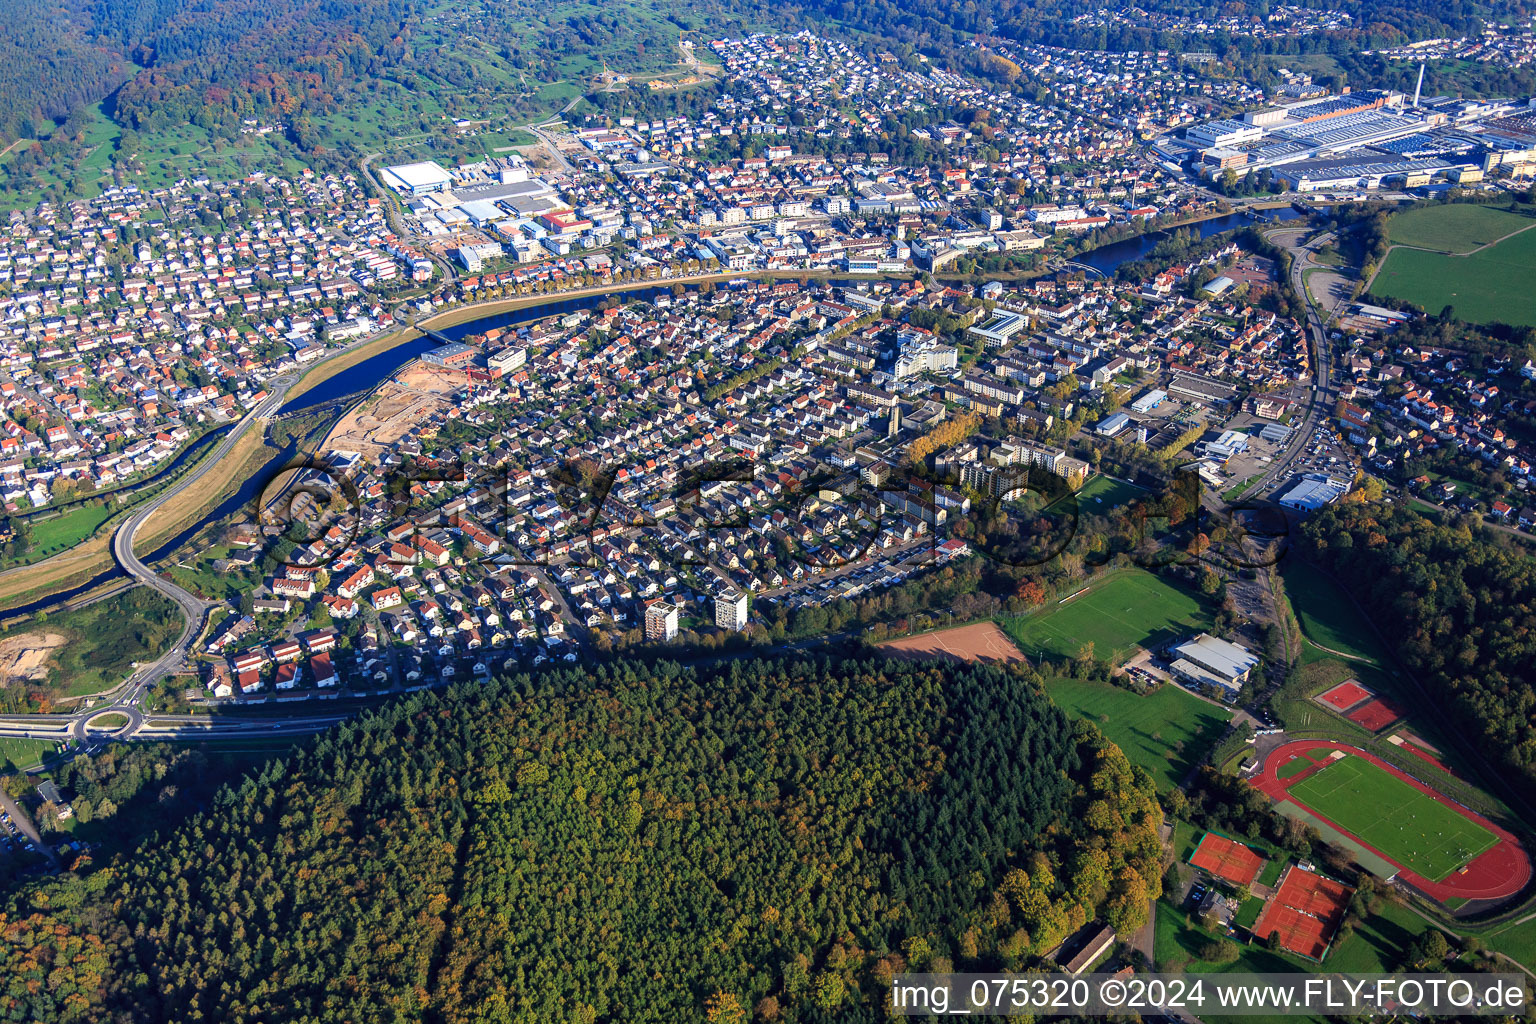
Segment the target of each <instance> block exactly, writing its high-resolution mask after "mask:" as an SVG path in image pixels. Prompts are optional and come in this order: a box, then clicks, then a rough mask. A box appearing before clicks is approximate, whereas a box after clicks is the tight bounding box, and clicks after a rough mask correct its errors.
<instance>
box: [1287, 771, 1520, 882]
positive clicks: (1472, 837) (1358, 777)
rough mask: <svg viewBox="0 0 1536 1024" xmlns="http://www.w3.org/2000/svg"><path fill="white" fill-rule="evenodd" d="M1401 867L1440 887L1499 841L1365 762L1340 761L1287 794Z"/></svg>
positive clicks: (1436, 801) (1475, 824) (1423, 794)
mask: <svg viewBox="0 0 1536 1024" xmlns="http://www.w3.org/2000/svg"><path fill="white" fill-rule="evenodd" d="M1286 793H1287V795H1289V796H1291V797H1293V798H1294V799H1296V800H1298V801H1300V802H1301V803H1303V804H1305V805H1306V806H1308V807H1310V808H1311V809H1312V810H1314V811H1316V812H1317V813H1318V814H1320V815H1322V816H1323V817H1325V818H1327V819H1328V820H1329V821H1332V822H1333V823H1334V824H1336V825H1338V826H1339V827H1340V828H1344V829H1347V830H1348V831H1350V832H1352V833H1354V834H1355V835H1356V836H1359V837H1360V838H1361V839H1362V840H1364V841H1365V842H1366V843H1368V844H1369V845H1371V846H1373V847H1375V848H1376V849H1377V850H1379V851H1381V852H1382V853H1384V854H1386V855H1387V856H1388V857H1390V858H1392V859H1393V860H1394V861H1396V862H1397V863H1399V864H1402V865H1403V866H1405V867H1407V868H1409V869H1410V870H1412V871H1415V872H1417V873H1419V874H1420V875H1423V876H1424V877H1425V878H1428V879H1429V880H1431V881H1434V882H1438V881H1440V880H1441V879H1442V878H1445V877H1446V876H1447V875H1449V874H1450V873H1451V872H1453V871H1455V870H1456V869H1457V868H1459V867H1461V866H1462V865H1463V864H1465V863H1467V862H1468V861H1469V860H1471V859H1472V858H1473V857H1476V856H1477V855H1478V854H1480V853H1482V852H1483V851H1484V850H1487V849H1489V848H1491V847H1492V846H1493V845H1494V844H1495V843H1497V842H1498V841H1499V840H1498V836H1495V835H1494V834H1493V833H1492V832H1490V831H1488V830H1487V829H1485V828H1483V827H1482V826H1481V825H1479V824H1477V822H1475V821H1473V820H1472V819H1471V818H1468V817H1466V816H1465V815H1463V814H1461V813H1460V812H1459V811H1457V810H1456V809H1455V808H1453V807H1448V806H1447V805H1445V804H1443V803H1440V802H1439V801H1438V800H1435V799H1434V798H1433V797H1430V796H1428V795H1426V794H1425V793H1423V792H1421V791H1420V790H1418V789H1415V788H1414V787H1412V786H1410V785H1409V784H1408V783H1406V782H1404V781H1403V780H1402V779H1399V778H1397V777H1396V776H1394V775H1391V774H1390V773H1388V772H1386V771H1384V770H1383V769H1381V768H1378V767H1377V766H1376V765H1374V764H1371V763H1370V762H1369V761H1367V760H1365V759H1364V758H1360V757H1354V756H1345V757H1342V758H1339V759H1338V760H1337V761H1334V762H1332V763H1330V764H1328V765H1326V766H1325V767H1324V768H1322V769H1321V770H1320V771H1319V772H1318V773H1317V774H1316V775H1312V776H1309V777H1308V778H1305V779H1303V780H1301V781H1300V782H1298V783H1297V784H1296V785H1294V786H1292V787H1291V788H1290V789H1288V790H1287V791H1286Z"/></svg>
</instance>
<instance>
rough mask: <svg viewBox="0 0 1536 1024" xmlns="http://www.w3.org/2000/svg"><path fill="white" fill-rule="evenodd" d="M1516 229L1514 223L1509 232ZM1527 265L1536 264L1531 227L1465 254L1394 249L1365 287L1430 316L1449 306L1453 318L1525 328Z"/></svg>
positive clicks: (1532, 305) (1532, 317) (1528, 321)
mask: <svg viewBox="0 0 1536 1024" xmlns="http://www.w3.org/2000/svg"><path fill="white" fill-rule="evenodd" d="M1518 220H1521V221H1524V223H1525V224H1526V225H1531V224H1533V223H1536V222H1533V221H1531V220H1530V219H1528V218H1518ZM1517 229H1518V225H1517V228H1512V229H1511V230H1517ZM1532 266H1536V229H1533V230H1528V231H1523V232H1521V233H1520V234H1517V235H1511V236H1510V237H1507V238H1505V239H1504V240H1503V241H1501V242H1499V243H1497V244H1495V245H1491V246H1489V247H1488V248H1486V249H1482V250H1480V251H1478V252H1476V253H1473V254H1472V255H1470V256H1449V255H1446V254H1444V253H1438V252H1427V251H1425V250H1422V249H1394V250H1392V253H1391V255H1389V256H1388V257H1387V262H1386V263H1384V264H1383V265H1382V268H1381V272H1380V273H1378V274H1377V275H1376V279H1375V281H1373V282H1372V283H1371V291H1372V292H1373V293H1374V294H1376V295H1383V296H1388V297H1391V298H1396V299H1403V300H1404V301H1407V302H1412V303H1414V304H1416V305H1419V306H1422V307H1423V308H1424V309H1425V310H1427V311H1428V312H1429V313H1431V314H1436V313H1439V312H1440V310H1442V309H1443V308H1445V307H1446V306H1450V307H1452V309H1453V311H1454V313H1455V316H1456V318H1457V319H1460V320H1466V321H1468V322H1470V323H1478V324H1486V323H1495V322H1497V323H1505V324H1510V325H1512V326H1517V327H1531V326H1536V289H1533V288H1532V287H1531V267H1532Z"/></svg>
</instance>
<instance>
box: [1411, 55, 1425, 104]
mask: <svg viewBox="0 0 1536 1024" xmlns="http://www.w3.org/2000/svg"><path fill="white" fill-rule="evenodd" d="M1423 91H1424V62H1423V61H1419V84H1418V85H1416V86H1414V87H1413V109H1414V110H1418V109H1419V93H1421V92H1423Z"/></svg>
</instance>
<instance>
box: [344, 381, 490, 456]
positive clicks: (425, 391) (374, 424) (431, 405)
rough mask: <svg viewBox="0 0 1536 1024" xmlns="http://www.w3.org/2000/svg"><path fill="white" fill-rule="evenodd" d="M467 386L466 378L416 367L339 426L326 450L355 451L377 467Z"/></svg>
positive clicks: (372, 396)
mask: <svg viewBox="0 0 1536 1024" xmlns="http://www.w3.org/2000/svg"><path fill="white" fill-rule="evenodd" d="M463 386H464V375H463V374H461V373H457V372H454V371H451V370H444V369H443V368H441V367H437V366H432V365H429V364H427V363H412V364H411V365H410V366H408V367H406V368H405V369H403V370H401V371H400V372H399V373H398V374H396V375H395V376H394V378H393V379H391V380H389V381H387V382H385V383H384V384H382V385H381V386H380V387H379V390H378V391H377V392H376V393H375V394H373V395H371V396H370V397H368V398H367V399H364V400H363V402H362V403H361V404H359V405H358V406H357V408H355V409H353V410H352V411H351V412H349V413H347V414H346V415H345V416H343V417H342V418H341V420H340V421H339V422H338V423H337V424H336V427H335V429H333V430H332V431H331V433H330V436H329V437H327V438H326V439H325V444H324V447H325V448H326V449H327V450H329V451H352V452H358V453H360V454H361V455H362V456H363V459H364V461H365V462H366V463H369V464H371V463H373V462H374V461H376V460H377V459H378V457H379V455H380V454H381V453H382V452H383V451H384V449H385V448H387V447H388V446H389V445H391V444H393V443H394V442H395V441H398V440H400V438H402V437H404V436H405V435H406V433H407V432H409V431H410V429H411V428H412V427H413V426H415V425H416V424H418V423H420V422H422V421H423V420H425V419H428V418H429V417H431V416H432V415H433V414H434V413H436V412H439V411H441V410H442V409H443V408H444V401H443V399H444V397H445V396H447V395H450V394H452V393H453V392H455V391H457V390H459V389H460V388H462V387H463Z"/></svg>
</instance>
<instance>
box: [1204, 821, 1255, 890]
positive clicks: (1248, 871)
mask: <svg viewBox="0 0 1536 1024" xmlns="http://www.w3.org/2000/svg"><path fill="white" fill-rule="evenodd" d="M1189 862H1190V863H1191V864H1193V865H1194V866H1195V867H1197V868H1200V869H1201V870H1202V871H1209V872H1210V873H1211V874H1213V875H1215V876H1217V877H1218V878H1225V879H1226V880H1227V881H1229V882H1232V883H1233V884H1235V885H1238V886H1241V887H1242V888H1244V889H1246V888H1247V887H1248V886H1249V885H1251V884H1253V880H1254V879H1255V878H1257V877H1258V875H1259V869H1261V868H1262V867H1263V866H1264V858H1263V857H1261V856H1259V855H1258V854H1257V853H1256V852H1254V851H1253V850H1252V849H1250V848H1249V847H1247V846H1244V845H1243V844H1242V843H1239V842H1237V841H1236V840H1233V839H1228V838H1227V837H1226V836H1224V835H1221V834H1220V833H1217V832H1207V833H1206V834H1205V835H1203V836H1201V837H1200V845H1199V846H1197V847H1195V852H1194V853H1193V854H1191V855H1190V858H1189Z"/></svg>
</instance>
